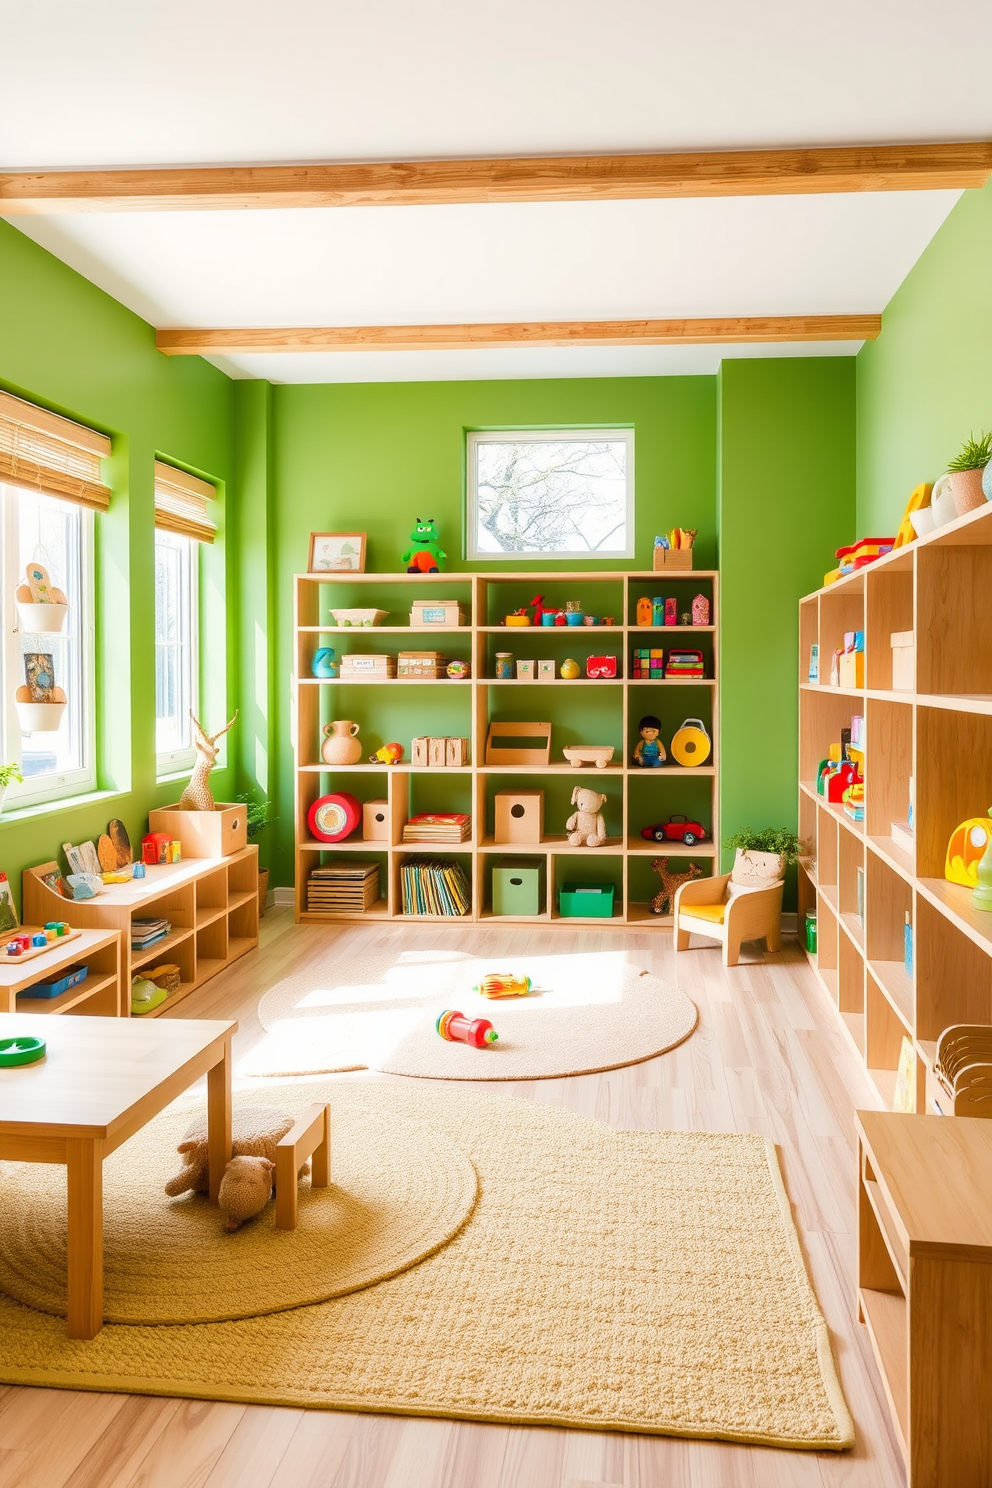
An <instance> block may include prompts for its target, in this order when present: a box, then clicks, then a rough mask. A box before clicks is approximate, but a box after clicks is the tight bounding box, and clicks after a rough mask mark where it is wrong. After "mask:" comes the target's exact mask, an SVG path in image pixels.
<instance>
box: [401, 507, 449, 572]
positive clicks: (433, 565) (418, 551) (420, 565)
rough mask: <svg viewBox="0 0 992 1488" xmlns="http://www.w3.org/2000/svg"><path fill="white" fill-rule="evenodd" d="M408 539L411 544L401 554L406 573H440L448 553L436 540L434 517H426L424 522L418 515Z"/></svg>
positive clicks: (436, 532)
mask: <svg viewBox="0 0 992 1488" xmlns="http://www.w3.org/2000/svg"><path fill="white" fill-rule="evenodd" d="M410 541H411V543H412V544H413V546H412V547H411V548H409V549H408V550H407V551H406V552H405V553H404V554H403V562H404V563H405V564H406V565H407V570H406V571H407V573H440V572H441V567H442V565H443V563H444V560H445V558H447V556H448V555H447V553H446V552H445V551H444V549H443V548H442V546H441V544H440V542H439V541H438V531H437V524H436V523H435V521H434V518H433V517H428V518H427V521H426V522H424V521H421V519H420V517H418V518H417V525H416V527H414V529H413V531H412V532H411V533H410Z"/></svg>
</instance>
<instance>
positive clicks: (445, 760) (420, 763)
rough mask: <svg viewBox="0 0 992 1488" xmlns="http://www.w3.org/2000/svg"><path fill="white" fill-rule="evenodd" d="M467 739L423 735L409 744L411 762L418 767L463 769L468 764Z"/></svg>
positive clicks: (422, 768)
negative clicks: (432, 737)
mask: <svg viewBox="0 0 992 1488" xmlns="http://www.w3.org/2000/svg"><path fill="white" fill-rule="evenodd" d="M468 758H469V756H468V739H467V738H461V737H457V736H455V737H448V736H445V737H444V738H434V739H431V738H428V737H426V736H423V737H421V738H417V739H414V740H412V742H411V744H410V759H411V763H412V764H414V765H416V766H417V767H418V768H419V769H421V770H424V769H431V768H433V769H435V770H440V769H448V770H452V769H458V770H460V769H463V768H464V767H465V766H466V765H467V764H468Z"/></svg>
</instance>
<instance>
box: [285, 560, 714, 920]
mask: <svg viewBox="0 0 992 1488" xmlns="http://www.w3.org/2000/svg"><path fill="white" fill-rule="evenodd" d="M718 582H719V577H718V574H717V573H716V571H715V570H712V569H702V570H692V569H673V570H672V572H671V573H666V572H658V573H625V572H620V573H618V572H595V573H594V572H589V573H578V574H576V573H541V572H537V573H529V572H528V573H525V574H521V573H520V572H515V573H492V574H489V573H487V574H479V573H443V574H430V575H424V576H417V575H409V574H405V573H402V574H387V573H382V574H380V573H368V574H354V573H340V574H298V575H297V576H296V606H295V677H294V681H293V689H294V721H295V734H294V738H295V749H296V800H295V825H296V918H297V920H302V921H310V920H314V921H324V920H331V919H339V920H348V919H362V920H368V919H370V918H380V919H388V920H406V919H414V920H418V921H424V922H426V921H427V920H432V921H434V922H436V923H454V924H459V923H465V921H466V920H473V921H480V920H489V919H494V918H498V919H499V920H500V923H504V924H513V923H539V924H545V923H551V922H558V921H559V920H560V919H561V916H560V914H559V911H558V896H557V890H558V887H559V886H560V885H561V883H562V882H564V881H565V880H566V879H569V880H571V879H578V880H580V881H581V880H587V881H588V880H600V879H609V880H610V881H612V882H613V883H614V885H615V895H614V912H613V918H612V921H604V920H602V919H596V918H590V919H588V920H585V919H579V920H577V919H574V918H568V919H567V920H566V921H565V923H567V924H569V925H575V924H583V923H589V924H596V925H604V924H606V923H612V924H614V925H630V924H637V925H642V926H643V925H649V924H650V925H659V926H668V927H670V926H671V918H670V916H667V915H666V916H664V917H662V916H660V915H654V914H652V913H651V911H650V899H651V897H652V895H653V894H654V893H655V892H656V891H657V889H658V881H657V878H656V877H655V876H654V875H653V874H652V872H651V859H652V858H653V857H657V856H665V855H667V856H669V857H671V858H672V859H674V860H676V865H677V863H678V862H682V861H684V860H693V861H697V862H698V863H699V865H700V867H702V868H703V871H704V872H707V873H708V872H712V871H713V868H712V865H713V862H714V860H716V861H717V862H718V861H719V841H720V835H719V820H718V800H719V790H718V776H717V772H718V768H719V767H718V757H717V729H718V688H717V675H718V674H717V662H718V643H717V634H718V623H719V609H718V604H719V596H718ZM700 592H702V593H704V594H705V595H706V596H707V598H708V599H709V601H710V620H711V623H710V624H709V625H706V626H698V625H697V626H690V625H677V626H657V627H654V626H652V627H645V626H638V625H637V624H635V616H636V607H637V600H638V599H639V598H641V597H642V596H645V595H646V596H648V597H653V596H655V595H662V596H666V597H670V596H674V597H676V598H677V600H678V609H679V612H680V614H681V613H682V612H684V611H687V610H690V609H691V601H692V598H693V596H694V595H695V594H697V593H700ZM537 594H543V595H544V597H545V600H546V601H547V602H548V604H552V603H554V604H556V605H560V606H561V607H562V608H564V604H565V600H566V598H576V597H579V598H581V599H582V601H583V602H584V603H585V604H586V605H587V607H588V608H589V610H590V612H594V613H595V614H597V615H598V616H603V615H610V614H612V616H613V617H614V621H615V623H614V624H613V625H612V626H603V625H599V626H581V627H574V626H535V625H531V626H507V625H505V624H504V623H503V620H504V617H505V616H506V615H508V614H510V613H511V612H512V611H514V610H516V609H518V608H519V607H520V606H522V605H528V604H529V603H530V601H531V600H532V599H533V597H534V596H535V595H537ZM424 598H426V599H442V598H445V599H454V598H457V599H458V600H459V601H460V602H461V603H462V604H463V606H464V609H465V613H466V617H467V623H466V624H464V625H461V626H459V627H458V628H450V629H449V628H446V629H441V628H439V627H437V626H423V627H412V626H410V625H394V624H386V625H380V626H375V627H372V628H357V627H349V628H344V627H338V626H335V625H334V624H333V622H332V621H331V619H330V611H331V609H332V608H333V609H338V608H346V607H355V606H371V605H375V606H377V607H378V608H380V609H385V610H387V611H388V614H389V618H390V619H392V618H394V617H396V616H398V615H401V616H402V615H407V614H409V613H410V610H411V607H412V603H413V601H414V600H415V599H424ZM398 637H408V638H410V639H411V641H412V646H413V647H414V648H416V649H418V650H428V649H430V650H438V651H440V652H442V653H443V654H444V655H446V656H449V657H451V658H452V659H454V658H459V659H461V660H464V661H467V662H469V663H470V664H471V676H470V677H469V678H468V679H465V680H462V681H456V680H453V679H450V678H445V679H443V680H437V681H435V680H433V679H432V680H421V679H410V678H392V679H385V678H374V679H373V678H369V679H368V680H365V679H361V680H356V679H354V678H344V679H341V678H334V679H325V678H316V677H314V676H313V675H312V663H313V658H314V655H315V653H316V651H317V649H318V648H319V647H322V646H328V645H330V646H334V647H335V649H336V651H337V653H338V658H339V659H340V656H341V655H342V654H343V653H345V652H350V651H366V652H369V651H376V652H384V651H389V652H396V651H398V650H401V649H406V648H405V647H404V645H403V642H402V640H400V641H397V639H396V638H398ZM638 646H641V647H649V646H655V647H658V646H660V647H662V648H663V649H664V650H665V652H666V655H667V653H668V651H669V649H670V648H671V647H672V646H675V647H677V648H678V647H692V648H693V649H696V650H700V651H702V652H703V654H704V657H705V663H706V676H705V677H704V678H686V679H682V678H680V679H678V680H673V679H669V680H663V679H660V678H656V679H653V680H641V679H635V678H633V677H631V676H630V671H631V652H632V650H633V649H634V648H635V647H638ZM498 650H499V651H512V652H513V653H514V656H515V657H516V658H518V659H519V658H524V659H526V658H530V659H533V660H535V661H537V660H541V659H552V658H553V659H554V660H555V662H556V663H557V664H558V666H559V667H560V663H561V662H563V661H564V660H565V658H566V657H574V658H575V659H577V660H578V661H579V664H580V666H581V667H582V668H583V671H584V661H585V658H586V657H587V656H590V655H592V656H597V655H603V654H605V655H613V654H615V655H616V657H617V663H618V670H617V677H616V679H615V680H614V679H605V678H598V679H590V678H587V677H585V676H584V675H583V676H581V677H579V678H577V679H575V680H569V679H565V678H561V677H556V678H555V680H554V681H551V680H535V681H522V680H517V679H516V678H514V679H507V680H503V679H497V678H496V676H495V654H496V652H497V651H498ZM556 669H557V668H556ZM373 686H374V687H375V689H376V690H375V691H374V692H371V691H369V689H370V688H372V687H373ZM411 688H422V689H425V691H424V694H423V696H424V703H425V706H424V707H423V708H422V709H421V708H417V709H410V708H409V707H408V706H407V705H408V704H409V702H410V692H409V689H411ZM352 689H356V690H355V691H352ZM428 689H429V690H428ZM645 713H653V714H656V715H657V716H658V717H659V718H660V719H661V722H662V741H663V742H664V743H665V745H666V747H667V746H668V743H669V740H670V738H671V736H672V734H673V733H674V731H675V730H676V729H677V728H678V727H679V726H680V725H681V723H682V722H683V720H684V719H685V718H686V717H698V718H701V719H703V720H704V722H705V724H706V727H707V729H708V731H709V733H710V736H711V739H712V746H711V753H710V756H709V758H708V759H707V761H706V763H705V764H704V765H702V766H696V767H684V766H681V765H678V764H675V763H674V762H673V761H672V759H671V756H669V762H668V764H667V765H666V766H663V767H662V768H660V769H653V770H642V769H639V768H637V767H636V766H632V765H630V764H628V763H627V761H628V760H629V758H630V754H631V751H632V749H633V746H634V744H635V742H636V740H637V737H638V735H637V724H638V721H639V719H640V717H641V716H642V715H643V714H645ZM337 718H350V719H354V720H357V721H358V722H359V724H360V725H361V735H360V738H361V742H362V745H363V753H364V755H365V757H366V758H365V759H364V760H363V761H362V762H361V763H359V764H355V765H344V766H342V765H336V766H331V765H327V764H326V763H324V762H322V760H321V756H320V742H321V728H322V725H323V724H324V723H326V722H328V721H330V720H332V719H337ZM535 720H548V721H550V722H551V724H552V749H551V762H550V764H548V765H543V764H542V765H506V764H498V765H487V764H485V763H484V761H485V754H486V737H487V733H488V728H489V724H490V722H491V721H506V722H524V721H535ZM418 735H434V736H439V735H444V736H456V737H466V738H468V740H469V760H470V763H469V764H468V765H463V766H449V767H446V768H441V767H433V768H431V767H421V766H413V765H411V764H409V763H403V764H399V765H391V766H384V765H377V764H371V763H367V762H366V761H367V756H368V754H369V753H370V752H371V751H372V750H373V749H374V748H375V747H377V746H378V745H380V744H382V743H386V742H391V741H393V740H395V741H397V742H399V743H401V744H402V745H403V749H404V754H405V758H406V760H407V761H409V759H410V750H411V739H412V738H413V737H416V736H418ZM568 744H612V745H613V746H614V756H613V760H612V762H611V763H610V764H609V765H607V766H606V767H605V768H604V769H597V768H596V767H595V766H591V765H590V766H588V767H587V766H585V765H583V766H580V767H578V768H576V767H575V766H573V765H571V764H569V763H567V762H566V761H565V759H564V758H563V756H562V746H563V745H568ZM515 785H516V786H519V787H520V788H538V789H543V790H545V792H546V809H545V820H546V824H548V823H551V824H554V825H556V826H557V825H560V830H559V831H556V832H555V831H546V833H545V835H544V836H543V837H542V839H541V840H540V842H534V843H526V844H519V843H506V842H499V843H497V842H496V841H495V840H494V796H495V792H496V791H497V790H499V789H510V788H512V787H513V786H515ZM575 785H584V786H587V787H589V788H591V789H595V790H599V791H603V792H606V794H607V795H608V797H609V800H608V804H607V807H606V808H605V814H606V820H607V829H608V831H609V832H610V834H611V835H610V837H609V840H608V841H607V843H606V844H604V845H603V846H602V847H598V848H592V849H590V848H573V847H570V846H569V845H568V843H567V840H566V835H565V832H564V823H565V818H566V817H567V816H568V815H569V814H570V813H571V811H572V810H573V809H574V808H572V807H571V806H569V804H568V798H569V794H570V792H571V790H572V787H573V786H575ZM328 790H348V791H351V792H353V793H354V794H355V795H356V796H357V797H359V799H361V800H362V802H363V803H365V802H367V801H371V800H375V799H385V800H386V802H387V812H386V814H387V817H388V834H387V836H386V838H385V839H384V840H382V841H366V840H364V838H363V836H362V831H361V828H359V830H358V831H357V832H356V833H355V834H354V835H353V836H351V837H349V838H347V839H346V840H345V841H343V842H340V843H335V844H325V843H321V842H317V841H314V840H313V839H312V838H311V836H310V832H309V829H308V826H307V813H308V811H309V808H310V806H311V805H312V803H313V802H314V801H315V800H316V799H317V798H318V797H319V796H321V795H323V794H324V793H326V792H327V791H328ZM683 798H684V799H683ZM423 810H426V811H431V810H434V811H463V812H465V813H467V814H470V815H471V817H472V823H473V830H472V838H471V840H470V841H468V842H465V843H462V844H459V845H457V846H451V847H448V846H443V847H441V846H436V845H434V846H428V845H425V844H421V843H417V844H412V843H404V842H403V840H402V838H403V825H404V823H405V822H406V820H407V819H408V816H409V815H410V814H411V812H416V811H423ZM676 812H681V813H682V814H684V815H689V816H692V815H695V816H696V817H697V818H698V819H699V820H700V821H701V823H702V824H703V825H704V826H705V827H706V828H707V829H708V833H709V835H708V837H707V839H706V840H705V841H703V842H701V843H699V844H698V845H696V846H693V847H691V848H690V847H686V846H684V845H683V844H682V843H681V842H677V841H675V842H665V843H658V842H654V841H649V840H645V839H643V838H642V837H641V836H640V829H641V827H643V826H647V825H649V824H652V823H655V822H658V821H663V820H666V819H667V818H668V816H669V815H672V814H674V813H676ZM339 853H350V854H359V855H360V856H362V857H364V858H368V859H373V860H375V861H377V862H378V863H379V868H380V884H381V886H382V897H381V898H380V899H379V901H378V903H377V904H375V905H374V906H373V907H372V908H371V909H369V910H366V911H365V912H364V913H357V912H354V911H352V912H349V913H332V912H327V911H320V912H311V911H308V910H307V908H306V882H307V877H308V874H309V872H310V870H311V869H312V868H314V867H317V866H318V865H319V864H321V863H323V862H327V861H333V859H334V856H335V855H336V854H339ZM432 853H433V854H435V855H437V856H440V857H445V858H453V859H455V860H457V861H458V862H460V863H462V865H463V866H464V869H465V872H466V875H467V876H468V877H469V878H470V879H471V884H472V910H471V913H470V915H468V916H462V917H453V916H452V917H447V916H427V915H404V914H403V912H402V893H401V885H400V869H401V866H402V863H403V862H404V860H406V859H408V858H410V857H426V856H429V855H431V854H432ZM501 855H502V856H504V857H526V858H528V859H533V860H535V862H537V863H538V864H539V865H540V867H541V871H542V873H543V876H544V893H543V906H542V909H541V912H540V913H539V914H537V915H527V916H498V917H497V916H494V915H493V912H492V907H491V903H492V896H491V868H492V864H493V863H494V862H495V861H496V859H497V858H498V857H499V856H501Z"/></svg>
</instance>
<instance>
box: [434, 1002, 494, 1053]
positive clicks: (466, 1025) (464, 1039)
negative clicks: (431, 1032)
mask: <svg viewBox="0 0 992 1488" xmlns="http://www.w3.org/2000/svg"><path fill="white" fill-rule="evenodd" d="M435 1027H436V1028H437V1031H438V1033H439V1034H440V1035H441V1037H442V1038H443V1039H447V1040H448V1042H449V1043H457V1044H471V1046H472V1048H473V1049H488V1048H489V1046H490V1044H495V1042H496V1040H497V1039H498V1038H499V1034H498V1033H497V1032H496V1030H495V1028H494V1027H493V1025H492V1024H491V1023H490V1021H489V1019H488V1018H466V1016H465V1014H464V1013H458V1012H455V1011H453V1010H449V1011H448V1012H444V1013H442V1014H441V1016H440V1017H439V1018H438V1020H437V1023H436V1024H435Z"/></svg>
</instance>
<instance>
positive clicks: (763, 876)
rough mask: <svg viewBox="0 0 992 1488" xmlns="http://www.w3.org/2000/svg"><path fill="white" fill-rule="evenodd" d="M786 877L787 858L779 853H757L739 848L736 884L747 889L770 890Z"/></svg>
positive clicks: (735, 861)
mask: <svg viewBox="0 0 992 1488" xmlns="http://www.w3.org/2000/svg"><path fill="white" fill-rule="evenodd" d="M784 877H785V858H784V857H782V856H781V855H780V854H779V853H770V852H757V851H755V850H754V849H753V848H748V847H739V848H738V849H737V852H736V853H735V854H734V883H735V884H737V885H739V886H740V885H743V886H746V887H747V888H752V887H753V888H756V889H770V888H771V886H772V884H775V883H780V882H781V881H782V879H783V878H784Z"/></svg>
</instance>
